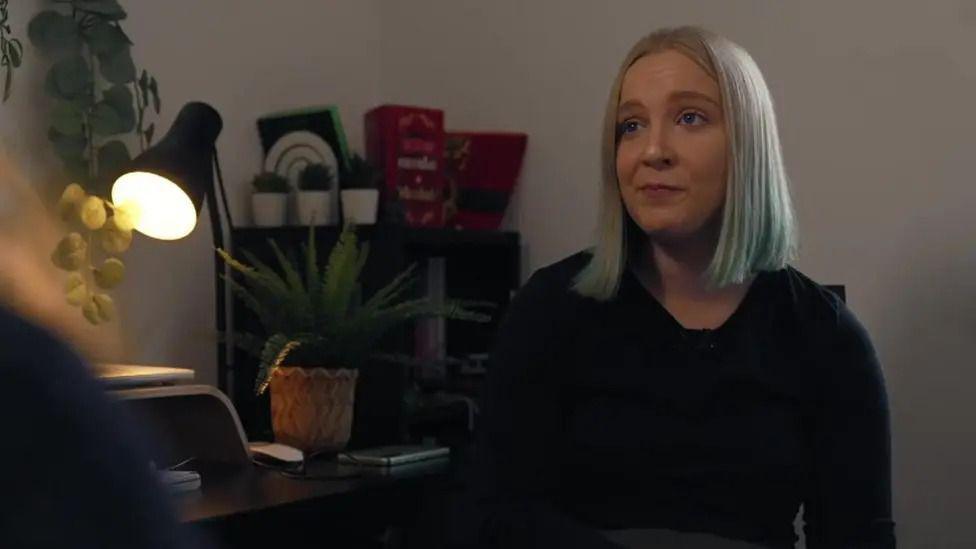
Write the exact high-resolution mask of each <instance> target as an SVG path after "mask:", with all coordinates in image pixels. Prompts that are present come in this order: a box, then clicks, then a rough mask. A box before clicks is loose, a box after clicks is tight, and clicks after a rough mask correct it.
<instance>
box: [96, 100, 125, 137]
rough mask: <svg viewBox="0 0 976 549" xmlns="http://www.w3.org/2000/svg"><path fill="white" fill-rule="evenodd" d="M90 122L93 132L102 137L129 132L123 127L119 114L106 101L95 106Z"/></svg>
mask: <svg viewBox="0 0 976 549" xmlns="http://www.w3.org/2000/svg"><path fill="white" fill-rule="evenodd" d="M88 121H89V123H91V128H92V132H94V133H95V135H99V136H102V137H105V136H109V135H116V134H120V133H125V132H127V131H128V130H127V129H126V128H125V126H124V125H123V123H122V118H121V117H120V116H119V114H118V113H117V112H115V109H113V108H112V107H110V106H109V105H107V104H106V103H105V102H104V101H103V102H100V103H99V104H97V105H95V108H94V109H92V112H91V115H90V116H89V118H88Z"/></svg>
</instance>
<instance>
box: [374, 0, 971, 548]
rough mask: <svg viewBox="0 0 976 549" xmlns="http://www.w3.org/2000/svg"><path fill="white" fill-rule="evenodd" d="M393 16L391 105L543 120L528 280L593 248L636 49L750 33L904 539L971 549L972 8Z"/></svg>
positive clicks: (524, 214)
mask: <svg viewBox="0 0 976 549" xmlns="http://www.w3.org/2000/svg"><path fill="white" fill-rule="evenodd" d="M380 15H381V33H382V36H383V41H382V50H381V55H380V60H381V70H380V76H381V90H382V94H383V99H384V101H395V102H402V103H407V104H419V105H435V106H438V107H441V108H443V109H445V111H446V121H447V125H448V127H449V128H456V129H462V128H463V129H504V130H521V131H525V132H527V133H528V134H529V136H530V137H529V149H528V154H527V161H526V165H525V167H524V171H523V177H522V180H521V183H520V185H521V186H520V188H519V189H518V196H517V201H516V205H515V207H514V209H513V211H512V212H510V213H511V215H510V219H509V225H510V226H513V227H517V228H518V229H519V230H520V231H521V232H522V235H523V237H524V239H525V259H526V265H525V273H526V274H527V273H529V272H531V271H532V270H534V269H536V268H538V267H540V266H543V265H546V264H548V263H550V262H552V261H555V260H557V259H559V258H561V257H563V256H565V255H568V254H570V253H572V252H574V251H576V250H578V249H581V248H583V247H585V246H587V245H588V244H589V243H590V242H591V232H592V228H593V223H594V221H595V214H596V204H595V198H596V189H597V178H598V173H599V172H598V165H597V162H598V150H599V146H598V128H599V123H600V117H601V114H602V108H603V105H604V102H605V100H606V94H607V92H608V90H609V86H610V80H611V79H612V77H613V75H614V73H615V71H616V69H617V65H618V63H619V62H620V61H621V59H622V58H623V56H624V54H625V53H626V51H627V50H628V49H629V47H630V46H631V44H632V43H633V42H634V41H635V40H636V39H637V38H638V37H640V36H641V35H643V34H645V33H647V32H649V31H650V30H652V29H654V28H657V27H659V26H669V25H678V24H687V23H697V24H702V25H704V26H706V27H709V28H712V29H714V30H715V31H717V32H720V33H722V34H725V35H726V36H728V37H729V38H731V39H732V40H734V41H736V42H738V43H739V44H741V45H742V46H743V47H745V48H746V49H747V50H748V51H749V52H750V53H751V54H752V55H753V57H754V58H755V59H756V61H757V63H758V64H759V66H760V67H761V68H762V70H763V71H764V75H765V76H766V79H767V82H768V83H769V85H770V88H771V90H772V94H773V97H774V100H775V103H776V107H777V113H778V117H779V126H780V131H781V137H782V141H783V147H784V152H785V159H786V166H787V171H788V173H789V174H790V176H791V178H792V183H793V189H794V198H795V200H796V203H797V206H798V210H799V221H800V224H801V229H802V249H801V259H800V260H799V262H798V263H797V266H798V267H799V268H800V269H801V270H803V271H805V272H807V273H808V274H809V275H811V276H812V277H814V278H815V279H816V280H819V281H822V282H824V283H842V284H846V285H847V289H848V300H849V303H850V304H851V306H852V307H853V309H854V310H855V312H856V313H857V314H858V316H859V317H860V318H861V319H862V321H863V322H864V324H865V325H866V326H867V328H868V329H869V331H870V333H871V334H872V336H873V340H874V343H875V345H876V347H877V349H878V352H879V354H880V356H881V359H882V361H883V364H884V373H885V376H886V379H887V383H888V391H889V398H890V400H891V406H892V423H893V435H892V436H893V446H894V456H893V468H894V498H895V518H896V521H897V522H898V534H899V536H900V538H901V539H900V546H903V547H973V546H976V531H974V530H973V529H972V528H971V527H969V520H970V517H969V516H968V512H967V511H968V510H969V508H970V507H971V505H969V504H968V498H969V496H970V495H971V493H972V491H971V487H972V486H973V485H974V480H976V475H974V473H973V472H972V468H971V467H970V466H969V465H968V464H971V463H973V462H974V461H976V435H974V430H973V429H972V427H971V425H970V419H971V418H972V417H973V406H972V404H971V402H972V399H971V397H970V393H971V392H972V389H971V387H972V386H973V384H974V382H976V374H974V373H973V369H972V361H973V359H972V351H971V345H970V342H971V340H972V333H973V331H974V329H976V277H974V276H973V274H974V267H976V254H974V252H973V235H974V234H976V216H973V215H972V211H973V207H974V205H976V185H973V184H972V183H971V181H970V180H971V179H972V158H973V152H972V151H973V148H974V146H976V143H974V138H973V132H972V128H973V127H974V122H976V109H974V108H973V101H972V97H976V80H974V79H976V65H974V64H973V62H972V52H973V51H976V32H974V28H976V10H974V8H973V7H972V4H971V3H966V2H961V1H948V0H941V1H936V2H926V3H924V4H923V3H918V2H908V1H898V2H891V1H889V2H840V1H837V0H831V1H826V2H770V1H758V0H751V1H741V0H740V1H737V2H716V1H707V0H686V1H683V2H664V1H657V2H648V1H634V0H626V1H623V0H621V1H616V2H609V3H604V2H599V3H598V2H560V1H556V0H549V1H546V0H540V1H536V2H520V1H515V0H498V1H496V2H491V3H486V2H473V1H467V2H457V1H452V2H449V1H437V0H418V1H414V2H410V3H400V2H397V3H394V2H388V3H384V4H383V9H382V10H381V13H380Z"/></svg>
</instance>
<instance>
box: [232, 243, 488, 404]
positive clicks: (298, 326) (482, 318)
mask: <svg viewBox="0 0 976 549" xmlns="http://www.w3.org/2000/svg"><path fill="white" fill-rule="evenodd" d="M308 231H309V235H308V242H307V243H305V244H303V245H302V252H303V256H304V257H303V261H302V262H301V263H300V262H298V261H297V260H295V259H293V258H291V257H289V256H286V255H285V254H284V253H283V252H282V251H281V249H280V248H279V247H278V245H277V244H276V243H275V241H274V240H273V239H268V242H269V244H270V245H271V248H272V250H273V251H274V254H275V257H276V259H277V262H278V266H279V268H280V272H279V271H277V270H275V269H273V268H271V267H270V266H268V265H266V264H265V263H262V262H261V261H260V260H258V258H257V257H255V256H254V255H253V254H251V253H249V252H247V251H242V254H243V255H244V257H245V258H246V259H247V261H248V262H249V263H250V265H248V264H245V263H242V262H240V261H238V260H236V259H234V258H233V257H231V256H230V255H229V254H228V253H227V252H226V251H224V250H221V249H218V250H217V252H218V253H219V254H220V256H221V257H222V258H223V259H224V261H226V262H227V264H228V265H230V267H231V268H233V269H234V270H235V271H237V272H238V273H240V274H241V275H242V281H241V282H238V281H237V280H234V279H233V278H226V280H227V281H228V284H229V285H230V287H231V289H232V290H233V291H234V293H235V294H236V296H237V297H238V298H239V299H240V300H241V301H242V302H243V304H244V305H245V306H246V307H248V308H249V309H250V310H251V311H253V312H254V313H255V314H256V315H257V317H258V320H259V321H260V323H261V325H262V328H263V331H264V333H263V334H260V335H258V334H235V337H236V338H237V339H236V340H235V343H236V344H237V345H238V346H239V347H241V348H243V349H244V350H246V351H248V352H250V353H251V354H253V355H254V356H256V357H259V360H260V365H259V372H258V377H257V379H256V380H255V392H256V393H257V394H261V393H262V392H264V390H265V389H266V388H267V386H268V384H269V382H270V380H271V376H272V374H273V373H274V370H275V369H276V368H278V367H280V366H282V365H288V364H294V365H298V366H303V367H326V368H358V367H360V366H362V365H363V364H364V362H365V361H366V360H367V359H369V358H370V357H372V356H375V355H376V354H377V345H378V343H379V342H380V340H381V339H382V337H383V336H384V335H385V334H387V333H388V332H389V331H390V330H391V329H393V328H395V327H397V326H399V325H402V324H403V323H405V322H407V321H409V320H412V319H415V318H421V317H443V318H450V319H457V320H466V321H474V322H487V321H488V320H490V316H489V315H488V314H487V313H485V312H481V311H478V310H477V309H478V308H491V307H494V306H495V304H493V303H489V302H482V301H466V300H449V301H447V302H446V303H443V304H438V303H434V302H433V301H431V300H430V299H429V298H412V297H410V294H411V290H412V289H413V288H414V285H415V283H416V279H415V277H414V270H415V269H416V265H411V266H410V267H409V268H407V269H406V270H405V271H403V272H402V273H400V274H399V275H397V276H396V277H395V278H393V279H392V280H391V281H390V282H389V283H388V284H387V285H386V286H384V287H383V288H382V289H380V290H379V291H377V292H376V293H375V294H373V295H372V296H371V297H370V298H369V299H367V300H365V301H363V299H362V286H361V283H360V280H359V277H360V273H361V272H362V270H363V267H364V266H365V264H366V258H367V257H368V256H369V243H368V242H367V243H365V244H363V246H360V245H359V241H358V238H357V236H356V231H355V227H354V226H353V225H351V224H349V225H346V226H345V228H344V229H343V231H342V233H341V234H340V235H339V240H338V242H337V243H336V245H335V246H334V247H333V248H332V251H331V252H330V253H329V258H328V261H327V263H326V264H325V266H324V268H320V266H319V264H318V259H317V256H316V246H315V231H314V229H313V228H312V227H311V226H310V227H309V229H308ZM388 358H397V357H388Z"/></svg>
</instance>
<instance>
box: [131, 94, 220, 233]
mask: <svg viewBox="0 0 976 549" xmlns="http://www.w3.org/2000/svg"><path fill="white" fill-rule="evenodd" d="M222 128H223V121H222V120H221V118H220V114H219V113H218V112H217V111H216V110H215V109H214V108H213V107H211V106H210V105H207V104H206V103H200V102H192V103H187V104H186V105H185V106H184V107H183V108H182V109H181V110H180V112H179V114H177V116H176V120H175V121H174V122H173V125H172V127H170V130H169V132H167V133H166V135H165V136H164V137H163V138H162V139H161V140H160V141H159V142H158V143H157V144H155V145H153V146H152V147H150V148H149V149H148V150H147V151H145V152H144V153H142V154H140V155H139V156H137V157H136V158H135V159H133V161H132V162H131V163H130V165H129V167H128V168H127V169H126V172H125V173H124V174H123V175H122V176H121V177H119V179H117V180H116V184H115V186H114V187H113V191H112V195H113V200H117V198H116V189H117V188H118V187H119V186H120V183H121V182H123V181H124V180H126V178H129V177H130V176H132V175H133V174H134V173H135V172H148V173H151V174H155V175H157V176H160V177H162V178H164V179H165V180H168V181H169V182H171V183H172V184H175V185H176V186H177V187H179V189H180V190H182V191H183V193H184V194H185V195H186V196H187V197H188V198H189V199H190V202H191V203H192V205H193V209H194V211H195V213H196V214H199V213H200V209H201V208H202V207H203V203H204V199H205V197H206V195H207V193H209V192H213V191H212V190H213V182H214V179H213V168H214V164H213V161H214V158H213V157H214V144H215V143H216V141H217V136H218V135H219V134H220V130H221V129H222ZM136 185H141V183H137V184H136ZM147 188H148V187H147ZM130 191H131V179H130ZM174 192H176V191H174ZM128 194H129V196H130V199H131V196H132V195H131V192H130V193H128ZM177 194H178V193H177ZM149 196H152V195H149ZM133 200H136V201H141V202H143V203H141V204H138V208H139V209H140V210H141V212H142V214H147V213H150V214H155V215H157V216H158V215H161V212H158V211H152V210H153V209H154V208H158V207H159V206H160V201H158V200H154V199H152V198H142V197H138V198H136V199H133ZM194 223H195V218H194ZM136 229H137V230H140V231H141V229H140V228H139V225H138V224H137V225H136ZM142 232H145V231H142ZM150 236H155V235H152V234H150Z"/></svg>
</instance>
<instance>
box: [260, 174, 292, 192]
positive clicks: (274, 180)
mask: <svg viewBox="0 0 976 549" xmlns="http://www.w3.org/2000/svg"><path fill="white" fill-rule="evenodd" d="M251 185H253V186H254V192H256V193H287V192H288V180H287V179H285V176H283V175H278V174H276V173H274V172H262V173H259V174H257V175H255V176H254V179H252V180H251Z"/></svg>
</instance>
